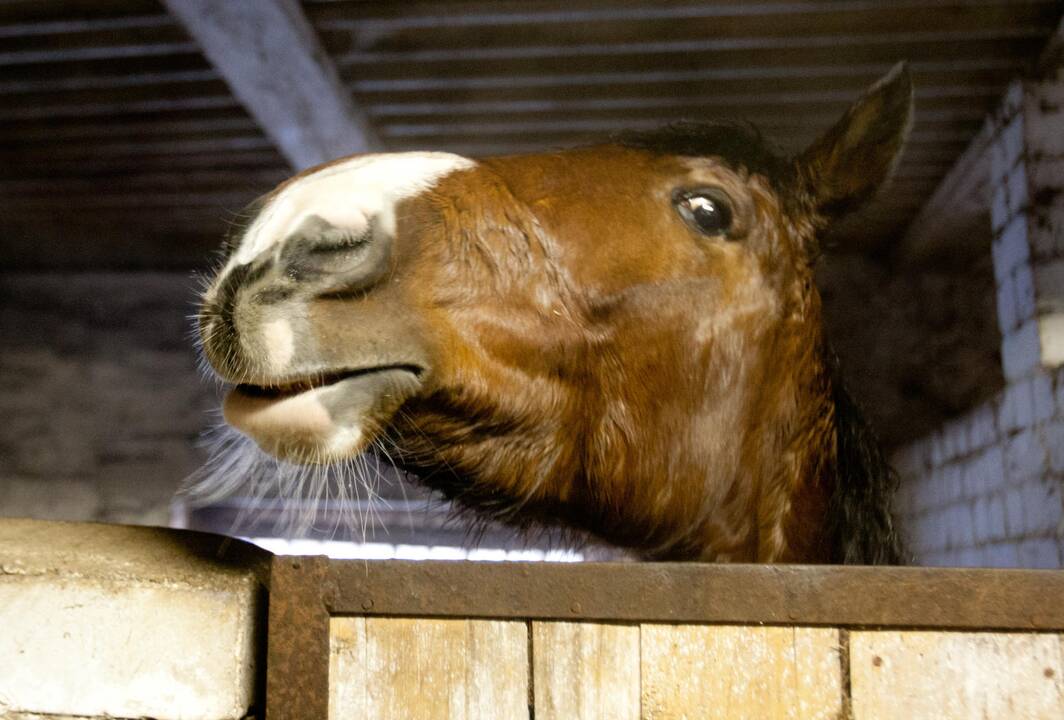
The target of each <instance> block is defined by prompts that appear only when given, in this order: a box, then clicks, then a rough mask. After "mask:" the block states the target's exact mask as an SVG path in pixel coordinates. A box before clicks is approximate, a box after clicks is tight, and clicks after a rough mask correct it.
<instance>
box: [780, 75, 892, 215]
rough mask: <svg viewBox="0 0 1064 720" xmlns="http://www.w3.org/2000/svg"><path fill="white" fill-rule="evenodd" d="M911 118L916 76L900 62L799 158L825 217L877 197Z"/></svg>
mask: <svg viewBox="0 0 1064 720" xmlns="http://www.w3.org/2000/svg"><path fill="white" fill-rule="evenodd" d="M912 117H913V83H912V77H911V76H910V75H909V67H908V65H906V64H905V63H904V62H900V63H898V64H897V65H895V66H894V67H893V68H892V69H891V71H890V72H888V73H887V74H886V75H884V76H883V77H882V78H880V79H879V80H878V81H877V82H876V83H875V84H874V85H872V87H870V88H868V90H866V91H865V93H864V95H862V96H861V97H860V98H858V99H857V101H856V102H855V103H854V104H853V105H851V106H850V109H849V110H847V111H846V114H844V115H843V116H842V118H841V119H840V120H839V121H838V122H837V123H835V125H834V126H833V127H832V128H831V129H830V130H828V131H827V132H826V133H825V134H824V135H823V136H822V137H821V138H820V139H819V140H817V141H816V142H814V143H813V144H812V145H810V146H809V147H808V148H807V149H806V150H805V151H804V152H803V153H802V154H801V155H800V156H799V157H798V163H799V169H800V172H801V173H802V177H803V178H804V179H805V182H806V187H807V188H808V190H809V191H810V194H811V195H812V196H813V199H814V203H815V205H816V207H817V210H818V211H819V212H820V213H821V214H824V215H827V216H836V215H841V214H843V213H845V212H848V211H850V210H852V209H854V208H855V207H857V206H858V205H860V204H861V203H863V202H865V201H866V200H868V199H869V198H871V197H872V196H873V195H874V194H875V192H876V190H878V189H879V187H880V186H881V185H882V184H883V183H884V182H886V180H887V179H888V178H889V177H890V174H891V173H892V172H893V170H894V166H895V165H896V164H897V160H898V157H899V156H900V154H901V148H902V145H904V143H905V138H906V137H908V135H909V129H910V128H911V127H912Z"/></svg>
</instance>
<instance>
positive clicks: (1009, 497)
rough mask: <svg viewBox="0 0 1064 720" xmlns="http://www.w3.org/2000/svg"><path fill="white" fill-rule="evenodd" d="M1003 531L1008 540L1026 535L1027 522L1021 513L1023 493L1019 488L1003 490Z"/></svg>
mask: <svg viewBox="0 0 1064 720" xmlns="http://www.w3.org/2000/svg"><path fill="white" fill-rule="evenodd" d="M1004 497H1005V529H1006V530H1007V531H1008V536H1009V537H1010V538H1019V537H1023V536H1024V535H1025V534H1026V533H1027V520H1026V519H1025V517H1024V512H1023V492H1022V491H1021V490H1020V488H1017V487H1010V488H1007V489H1006V490H1005V495H1004Z"/></svg>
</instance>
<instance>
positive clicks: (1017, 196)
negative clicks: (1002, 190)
mask: <svg viewBox="0 0 1064 720" xmlns="http://www.w3.org/2000/svg"><path fill="white" fill-rule="evenodd" d="M1006 186H1007V191H1006V195H1007V197H1008V203H1009V215H1010V216H1015V215H1018V214H1019V213H1021V212H1024V211H1026V210H1027V205H1028V203H1029V198H1028V194H1027V167H1026V165H1025V164H1024V163H1017V164H1016V165H1014V166H1013V167H1012V169H1011V170H1009V174H1008V180H1007V181H1006Z"/></svg>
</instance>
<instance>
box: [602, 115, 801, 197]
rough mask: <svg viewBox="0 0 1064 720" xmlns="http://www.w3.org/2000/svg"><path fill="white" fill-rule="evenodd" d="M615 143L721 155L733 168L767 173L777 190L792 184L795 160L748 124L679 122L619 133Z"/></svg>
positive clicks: (673, 152)
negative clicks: (787, 157)
mask: <svg viewBox="0 0 1064 720" xmlns="http://www.w3.org/2000/svg"><path fill="white" fill-rule="evenodd" d="M614 142H616V143H617V144H618V145H621V146H623V147H628V148H633V149H636V150H645V151H647V152H651V153H655V154H659V155H681V156H688V157H718V158H720V159H721V160H723V161H724V162H726V163H727V164H728V165H729V166H731V167H733V168H736V169H738V168H745V169H746V170H748V171H749V172H751V173H755V174H757V175H762V176H764V177H765V178H767V179H768V180H769V182H771V183H772V185H773V187H774V188H775V189H776V190H777V191H784V190H787V189H789V188H790V187H791V186H792V185H793V180H794V165H793V163H792V162H791V161H789V160H787V159H785V158H784V157H783V156H782V155H781V154H780V153H778V152H777V151H776V150H775V149H774V148H773V147H772V146H771V145H770V144H769V143H768V142H767V141H766V140H765V137H764V136H763V135H762V134H761V132H760V131H759V130H758V129H757V128H756V127H754V126H753V125H750V124H749V123H738V122H721V123H692V122H679V123H672V124H670V125H666V126H664V127H661V128H658V129H656V130H649V131H632V132H624V133H620V134H618V135H617V136H616V137H615V138H614Z"/></svg>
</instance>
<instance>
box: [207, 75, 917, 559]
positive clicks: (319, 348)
mask: <svg viewBox="0 0 1064 720" xmlns="http://www.w3.org/2000/svg"><path fill="white" fill-rule="evenodd" d="M911 114H912V86H911V82H910V78H909V74H908V71H907V70H906V68H905V67H904V66H898V67H897V68H895V69H894V70H892V71H891V73H890V74H889V75H887V76H886V77H885V78H883V79H882V80H880V81H879V82H878V83H876V84H875V85H874V86H872V87H871V88H870V89H869V90H868V91H867V92H866V93H865V94H864V95H863V96H862V97H861V98H859V99H858V100H857V102H856V103H855V104H854V105H853V106H852V107H851V108H850V109H849V110H848V111H847V112H846V113H845V115H844V116H843V117H842V119H841V120H840V121H839V122H838V123H837V124H836V125H835V126H834V127H832V128H831V129H830V130H829V131H828V132H827V133H826V134H825V135H824V136H823V137H822V138H821V139H819V140H818V141H816V142H815V143H813V145H812V146H811V147H809V148H808V149H807V150H805V151H804V152H803V153H801V154H800V155H798V156H797V157H794V158H789V159H785V158H781V157H779V156H777V155H776V154H774V153H773V152H771V151H770V150H768V149H766V147H765V145H764V144H763V143H762V141H761V138H760V137H759V135H758V134H757V133H756V132H754V131H752V130H751V129H749V128H748V127H746V126H742V125H705V126H703V125H683V126H674V127H669V128H666V129H664V130H661V131H658V132H652V133H644V134H636V135H629V136H622V137H619V138H617V139H615V140H614V141H612V142H608V143H604V144H599V145H593V146H589V147H582V148H577V149H573V150H568V151H564V152H549V153H542V154H534V155H519V156H508V157H494V158H488V159H481V160H475V161H474V160H470V159H467V158H463V157H459V156H455V155H450V154H444V153H401V154H382V155H364V156H356V157H352V158H345V159H341V160H337V161H335V162H332V163H329V164H326V165H323V166H320V167H317V168H314V169H312V170H309V171H307V172H305V173H302V174H301V175H298V176H296V177H294V178H292V179H291V180H289V181H287V182H286V183H284V184H282V185H281V186H280V187H278V188H277V189H276V190H274V191H273V192H272V193H270V194H269V195H267V196H265V197H264V198H262V199H261V200H260V201H259V202H257V203H256V205H255V206H254V207H253V209H252V211H251V213H250V214H249V217H248V221H247V223H246V224H244V225H243V226H242V227H241V228H239V229H238V231H237V232H235V233H234V234H233V236H232V238H231V240H230V242H229V243H228V245H227V250H226V256H225V258H224V260H223V261H222V267H221V268H220V270H219V272H218V273H217V275H216V277H215V278H214V280H213V282H212V283H211V285H210V287H209V289H208V290H207V291H206V293H205V295H204V298H203V305H202V309H201V313H200V317H199V326H200V334H201V338H202V343H203V349H204V351H205V356H206V358H207V360H208V361H209V363H210V364H211V365H212V366H213V368H214V369H215V371H216V372H217V373H218V375H219V376H220V377H221V378H222V379H223V380H225V381H227V382H229V383H232V384H234V385H235V387H234V388H233V389H232V390H231V392H230V393H229V394H228V396H227V398H226V401H225V407H224V411H225V417H226V419H227V421H228V422H229V423H230V424H231V425H233V426H234V427H236V428H237V429H238V430H239V431H241V432H242V433H243V434H244V435H246V436H248V437H250V438H252V439H253V440H254V441H255V442H256V443H257V444H258V445H259V446H260V447H261V448H262V449H264V450H265V451H266V452H267V453H269V454H271V455H273V456H276V457H280V458H284V459H286V460H288V461H291V462H294V463H295V464H299V465H304V466H306V465H314V464H335V463H344V462H348V461H349V459H350V458H352V457H355V456H356V455H358V454H359V453H362V452H363V451H365V450H367V449H368V448H371V447H375V448H378V449H380V450H386V451H387V452H388V454H389V455H390V457H391V458H392V459H393V460H394V461H395V462H396V463H397V464H398V465H399V466H400V467H403V468H405V469H408V470H410V471H412V472H413V473H415V474H417V475H418V476H420V477H421V478H422V479H423V481H424V482H425V483H427V484H428V485H429V486H431V487H433V488H436V489H438V490H440V491H442V492H443V493H444V494H445V495H446V496H447V497H449V498H452V499H453V500H455V501H457V503H459V504H460V505H463V506H466V507H470V508H473V509H475V510H478V511H480V512H481V513H486V514H488V515H490V516H492V517H501V518H503V519H506V520H510V521H512V522H516V523H519V524H527V523H530V522H532V523H535V522H546V523H552V524H556V525H561V526H563V527H571V528H578V529H581V530H584V531H589V532H591V533H593V534H594V535H597V536H598V537H601V538H604V539H605V540H607V541H609V542H612V543H615V544H617V545H620V546H623V547H627V548H632V549H634V550H636V551H637V552H639V553H641V554H642V555H643V556H644V557H647V558H655V559H694V560H717V561H758V562H858V563H884V562H886V563H890V562H898V561H899V560H900V557H901V556H900V551H899V547H898V543H897V539H896V535H895V533H894V530H893V526H892V522H891V516H890V495H891V493H892V490H893V476H892V473H891V472H890V470H889V468H888V467H887V466H886V464H885V463H884V462H883V459H882V458H881V456H880V454H879V452H878V450H876V449H875V445H874V443H873V441H872V438H871V437H870V434H869V431H868V430H867V428H866V426H865V425H864V424H863V422H862V420H861V419H860V417H859V416H858V415H857V414H856V412H855V411H854V409H853V406H852V404H851V402H850V401H849V399H848V398H847V396H846V394H845V392H844V391H843V389H842V388H841V386H840V383H839V380H838V376H837V374H836V372H835V367H834V360H833V356H832V354H831V352H830V350H829V348H828V344H827V342H826V341H825V336H824V330H823V327H822V319H821V303H820V296H819V294H818V292H817V289H816V287H815V285H814V283H813V266H814V263H815V260H816V258H817V255H818V253H819V250H820V243H819V241H818V238H819V237H820V236H821V235H822V233H823V231H824V230H825V228H826V226H827V225H828V224H829V223H830V222H831V221H832V220H833V219H834V218H836V217H838V216H839V215H840V214H842V213H844V212H847V211H849V210H851V209H852V208H854V207H856V206H857V205H859V204H860V203H862V202H863V201H865V200H866V199H868V198H869V197H870V196H872V195H873V193H874V192H875V191H876V190H877V188H878V187H879V186H880V185H881V184H882V183H883V182H884V181H885V180H886V179H887V177H888V176H889V174H890V172H891V170H892V167H893V165H894V163H895V160H896V158H897V156H898V153H899V150H900V148H901V146H902V144H903V142H904V139H905V136H906V134H907V132H908V128H909V126H910V122H911Z"/></svg>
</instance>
